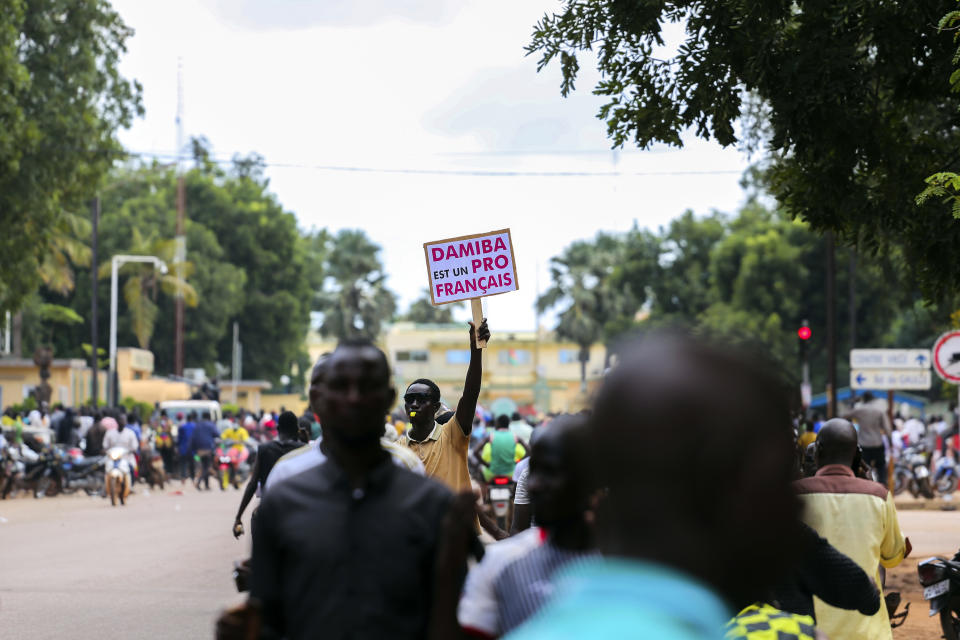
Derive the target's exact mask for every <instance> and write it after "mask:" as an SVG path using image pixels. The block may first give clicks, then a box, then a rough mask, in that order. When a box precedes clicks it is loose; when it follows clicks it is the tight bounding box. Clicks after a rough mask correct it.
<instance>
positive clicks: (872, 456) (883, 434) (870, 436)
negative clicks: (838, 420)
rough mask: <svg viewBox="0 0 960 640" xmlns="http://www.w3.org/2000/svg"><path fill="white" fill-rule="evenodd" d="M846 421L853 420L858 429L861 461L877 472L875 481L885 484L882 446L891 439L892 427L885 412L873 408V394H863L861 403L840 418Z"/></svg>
mask: <svg viewBox="0 0 960 640" xmlns="http://www.w3.org/2000/svg"><path fill="white" fill-rule="evenodd" d="M842 417H843V418H844V419H846V420H855V421H856V423H857V425H858V426H859V427H860V430H859V436H860V448H861V449H862V450H863V461H864V462H866V463H867V464H869V465H870V466H871V467H873V469H874V470H875V471H876V472H877V481H878V482H879V483H880V484H882V485H884V486H886V484H887V459H886V455H885V449H884V446H883V442H884V438H886V439H887V441H888V442H892V439H893V426H892V425H891V424H890V418H889V416H887V412H886V411H883V410H882V409H880V408H878V407H875V406H873V394H872V393H870V392H869V391H867V392H866V393H864V394H863V402H861V403H860V405H858V406H857V408H855V409H853V410H852V411H848V412H847V413H846V414H844V415H843V416H842Z"/></svg>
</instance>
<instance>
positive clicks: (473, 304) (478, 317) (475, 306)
mask: <svg viewBox="0 0 960 640" xmlns="http://www.w3.org/2000/svg"><path fill="white" fill-rule="evenodd" d="M470 310H471V311H473V326H474V327H475V329H474V339H475V340H476V341H477V348H478V349H486V348H487V341H486V340H480V338H479V337H478V336H477V335H476V329H479V328H480V325H481V324H482V323H483V302H482V300H481V299H480V298H470Z"/></svg>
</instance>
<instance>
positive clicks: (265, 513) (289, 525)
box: [250, 340, 472, 640]
mask: <svg viewBox="0 0 960 640" xmlns="http://www.w3.org/2000/svg"><path fill="white" fill-rule="evenodd" d="M319 384H320V389H319V390H318V391H319V393H317V394H313V393H311V400H313V398H314V397H316V400H317V404H318V405H319V406H318V407H317V408H318V409H320V410H319V411H318V412H317V413H318V414H319V416H320V420H321V422H322V424H323V444H324V449H325V452H326V456H327V458H326V460H324V462H322V463H321V464H320V465H318V466H315V467H310V468H307V469H305V470H304V471H302V472H300V473H298V474H296V475H294V476H292V477H289V478H287V479H285V480H284V481H283V482H281V483H279V484H276V485H271V486H270V488H269V489H268V491H267V492H266V493H265V494H264V496H263V500H262V501H261V504H260V512H259V515H258V523H257V532H256V535H255V536H254V537H253V584H252V587H251V591H250V596H251V601H252V602H258V603H259V605H260V612H261V613H262V621H263V624H262V629H261V630H260V631H261V637H263V638H287V639H289V640H298V639H300V638H321V637H322V638H331V639H336V638H359V639H363V638H378V639H379V638H391V639H402V638H411V639H413V638H423V637H426V636H427V631H428V622H429V617H430V609H431V604H432V601H433V596H434V577H435V576H434V566H435V564H434V563H435V556H436V552H437V546H438V543H439V537H440V525H441V521H442V519H443V518H444V517H445V515H446V513H447V511H448V509H449V507H450V505H451V498H452V496H451V493H450V491H449V489H447V488H446V487H444V486H443V485H441V484H440V483H438V482H434V481H432V480H429V479H427V478H425V477H423V476H420V475H417V474H415V473H413V472H411V471H408V470H407V469H405V468H402V467H400V466H398V465H396V464H394V463H393V462H392V460H391V456H390V454H388V453H387V452H386V451H384V449H383V447H381V445H380V438H381V437H382V435H383V424H384V423H383V419H384V416H385V415H386V414H387V412H388V411H389V409H390V407H391V405H392V404H393V402H394V399H395V398H396V391H395V390H394V389H393V386H392V385H391V382H390V367H389V365H388V364H387V359H386V357H385V356H384V355H383V352H382V351H380V350H379V349H378V348H377V347H375V346H374V345H373V344H372V343H370V342H368V341H361V340H356V341H346V342H342V343H341V344H340V345H339V346H337V348H336V350H335V351H334V352H333V354H332V355H331V356H330V358H329V359H328V360H327V362H326V363H325V366H324V374H323V376H322V377H321V379H320V382H319ZM467 498H470V499H471V500H472V496H470V495H467ZM385 541H386V542H388V543H385Z"/></svg>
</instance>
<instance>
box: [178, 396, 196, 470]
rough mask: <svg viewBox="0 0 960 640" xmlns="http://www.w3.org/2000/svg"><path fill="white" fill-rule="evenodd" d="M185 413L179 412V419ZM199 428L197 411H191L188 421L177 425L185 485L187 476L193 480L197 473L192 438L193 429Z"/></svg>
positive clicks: (179, 452)
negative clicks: (191, 447)
mask: <svg viewBox="0 0 960 640" xmlns="http://www.w3.org/2000/svg"><path fill="white" fill-rule="evenodd" d="M183 419H184V418H183V414H182V413H178V414H177V420H178V421H182V420H183ZM196 428H197V412H196V411H191V412H190V413H188V414H187V418H186V422H183V423H182V424H181V425H180V426H178V427H177V455H178V457H179V459H180V484H181V485H183V484H184V483H185V482H186V481H187V478H188V477H189V478H190V481H191V482H192V481H193V479H194V476H196V475H197V469H196V466H197V465H196V463H195V461H194V459H193V451H192V450H191V449H190V440H191V439H192V438H193V430H194V429H196Z"/></svg>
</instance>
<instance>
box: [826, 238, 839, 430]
mask: <svg viewBox="0 0 960 640" xmlns="http://www.w3.org/2000/svg"><path fill="white" fill-rule="evenodd" d="M826 245H827V246H826V249H827V417H828V418H834V417H836V416H837V264H836V257H837V256H836V247H835V244H834V238H833V231H827V233H826Z"/></svg>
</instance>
